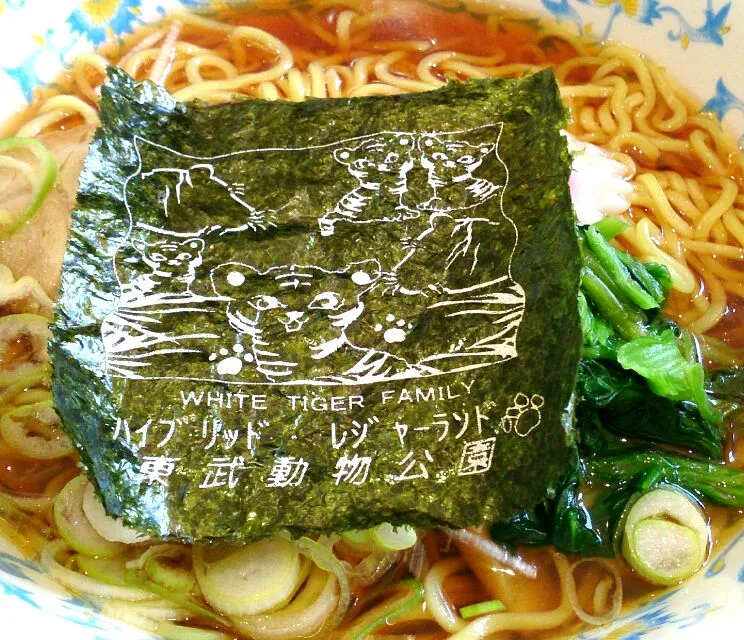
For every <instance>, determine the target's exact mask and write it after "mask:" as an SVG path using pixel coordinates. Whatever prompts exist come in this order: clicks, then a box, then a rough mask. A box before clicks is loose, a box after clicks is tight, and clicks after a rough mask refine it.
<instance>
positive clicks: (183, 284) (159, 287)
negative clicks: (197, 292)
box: [119, 238, 204, 307]
mask: <svg viewBox="0 0 744 640" xmlns="http://www.w3.org/2000/svg"><path fill="white" fill-rule="evenodd" d="M131 245H132V247H134V249H135V250H136V251H137V253H139V254H140V259H141V260H142V262H144V263H145V264H146V265H147V266H148V267H149V268H150V269H151V271H150V272H148V273H144V274H142V275H141V276H138V277H137V278H135V279H134V280H132V281H131V282H128V283H126V284H123V285H122V287H121V299H120V300H119V307H131V306H137V305H138V303H145V302H146V301H147V302H149V303H151V302H153V301H154V300H155V299H166V298H172V297H190V296H192V295H193V294H192V293H191V285H192V284H193V283H194V280H195V279H196V270H197V268H198V267H199V266H201V264H202V251H203V250H204V240H202V239H201V238H186V239H185V240H180V241H179V240H176V239H170V238H168V239H162V240H156V241H154V242H146V241H144V240H139V239H132V240H131Z"/></svg>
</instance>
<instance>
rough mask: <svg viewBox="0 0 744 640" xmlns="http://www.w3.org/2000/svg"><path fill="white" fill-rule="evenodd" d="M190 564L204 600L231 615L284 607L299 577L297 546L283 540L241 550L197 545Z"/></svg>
mask: <svg viewBox="0 0 744 640" xmlns="http://www.w3.org/2000/svg"><path fill="white" fill-rule="evenodd" d="M193 564H194V572H195V573H196V579H197V581H198V582H199V587H200V588H201V590H202V594H203V596H204V599H205V600H206V601H207V602H208V603H209V604H210V605H212V606H213V607H214V608H215V609H217V610H218V611H221V612H222V613H224V614H226V615H230V616H250V615H256V614H258V613H264V612H268V611H274V610H276V609H280V608H282V607H284V606H285V605H286V604H287V603H288V602H289V601H290V600H291V599H292V596H294V594H295V592H296V591H297V589H298V588H299V587H300V584H301V583H300V580H301V578H302V562H301V560H300V554H299V552H298V550H297V547H296V546H295V545H294V544H293V543H292V541H291V540H287V539H285V538H282V537H276V538H269V539H266V540H261V541H259V542H256V543H254V544H249V545H246V546H244V547H231V546H228V545H219V546H215V547H207V546H204V545H196V546H194V550H193Z"/></svg>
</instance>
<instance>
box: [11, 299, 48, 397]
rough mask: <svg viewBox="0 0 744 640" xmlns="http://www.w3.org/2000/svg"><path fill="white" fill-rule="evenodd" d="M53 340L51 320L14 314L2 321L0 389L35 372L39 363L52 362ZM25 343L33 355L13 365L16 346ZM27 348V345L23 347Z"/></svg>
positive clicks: (27, 314)
mask: <svg viewBox="0 0 744 640" xmlns="http://www.w3.org/2000/svg"><path fill="white" fill-rule="evenodd" d="M51 339H52V334H51V332H50V331H49V319H48V318H45V317H44V316H40V315H36V314H34V313H13V314H11V315H7V316H2V317H1V318H0V361H1V362H3V366H2V367H1V368H2V372H1V373H0V386H2V387H5V386H6V385H9V384H13V383H15V382H18V380H19V379H20V378H19V376H22V375H25V374H27V373H32V372H36V371H37V370H38V366H39V364H42V363H46V362H48V361H49V355H48V352H47V344H48V342H49V341H50V340H51ZM19 342H20V343H21V344H23V342H26V343H27V345H28V348H29V350H30V353H25V352H24V353H23V357H24V359H23V360H21V361H20V362H14V361H13V360H14V359H15V358H14V355H15V354H14V350H15V349H16V348H17V345H18V344H19ZM24 347H25V345H24Z"/></svg>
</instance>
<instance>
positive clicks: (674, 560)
mask: <svg viewBox="0 0 744 640" xmlns="http://www.w3.org/2000/svg"><path fill="white" fill-rule="evenodd" d="M708 541H709V533H708V523H707V521H706V518H705V516H704V515H703V513H702V511H701V509H700V507H699V506H698V505H697V503H696V502H695V501H694V500H693V498H692V497H689V496H688V495H687V494H685V493H683V492H682V491H681V490H677V489H675V488H673V487H657V488H656V489H653V490H652V491H649V492H648V493H646V494H644V495H642V496H641V497H640V498H638V500H637V501H636V502H635V503H634V504H633V505H632V506H631V508H630V511H629V512H628V515H627V517H626V520H625V528H624V530H623V545H622V549H623V555H624V556H625V559H626V560H627V561H628V563H629V564H630V565H631V566H632V567H633V568H634V569H635V570H636V571H637V572H638V574H639V575H640V576H641V577H642V578H644V580H647V581H648V582H650V583H651V584H655V585H663V586H667V585H673V584H678V583H679V582H681V581H682V580H685V579H686V578H689V577H690V576H691V575H692V574H694V573H695V572H697V571H698V570H699V569H700V567H702V566H703V563H704V562H705V557H706V554H707V550H708Z"/></svg>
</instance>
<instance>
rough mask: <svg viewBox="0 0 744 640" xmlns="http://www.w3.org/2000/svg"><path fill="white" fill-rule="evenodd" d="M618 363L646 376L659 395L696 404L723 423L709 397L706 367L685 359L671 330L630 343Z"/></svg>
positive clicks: (715, 419)
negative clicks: (704, 369)
mask: <svg viewBox="0 0 744 640" xmlns="http://www.w3.org/2000/svg"><path fill="white" fill-rule="evenodd" d="M617 361H618V363H619V364H620V365H621V366H622V367H623V368H625V369H632V370H633V371H635V372H636V373H639V374H640V375H641V376H643V377H644V378H645V379H646V381H647V382H648V385H649V387H651V389H652V390H653V391H654V393H656V394H657V395H659V396H661V397H663V398H669V399H670V400H687V401H690V402H695V403H696V404H697V405H698V408H699V410H700V412H701V414H702V415H703V417H705V418H706V419H707V420H712V421H715V422H720V420H721V419H720V416H718V415H717V414H716V412H715V411H714V410H713V409H712V407H711V406H710V404H709V401H708V399H707V398H706V396H705V387H704V383H705V373H704V371H703V365H702V364H700V363H699V362H692V361H690V359H688V358H685V357H684V355H683V354H682V353H681V351H680V348H679V344H678V340H677V337H676V336H675V335H674V332H673V331H672V330H671V329H664V330H662V331H660V332H658V333H657V334H656V335H653V336H650V335H649V336H643V337H640V338H636V339H635V340H631V341H630V342H627V343H626V344H624V345H623V346H622V347H620V349H618V352H617Z"/></svg>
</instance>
